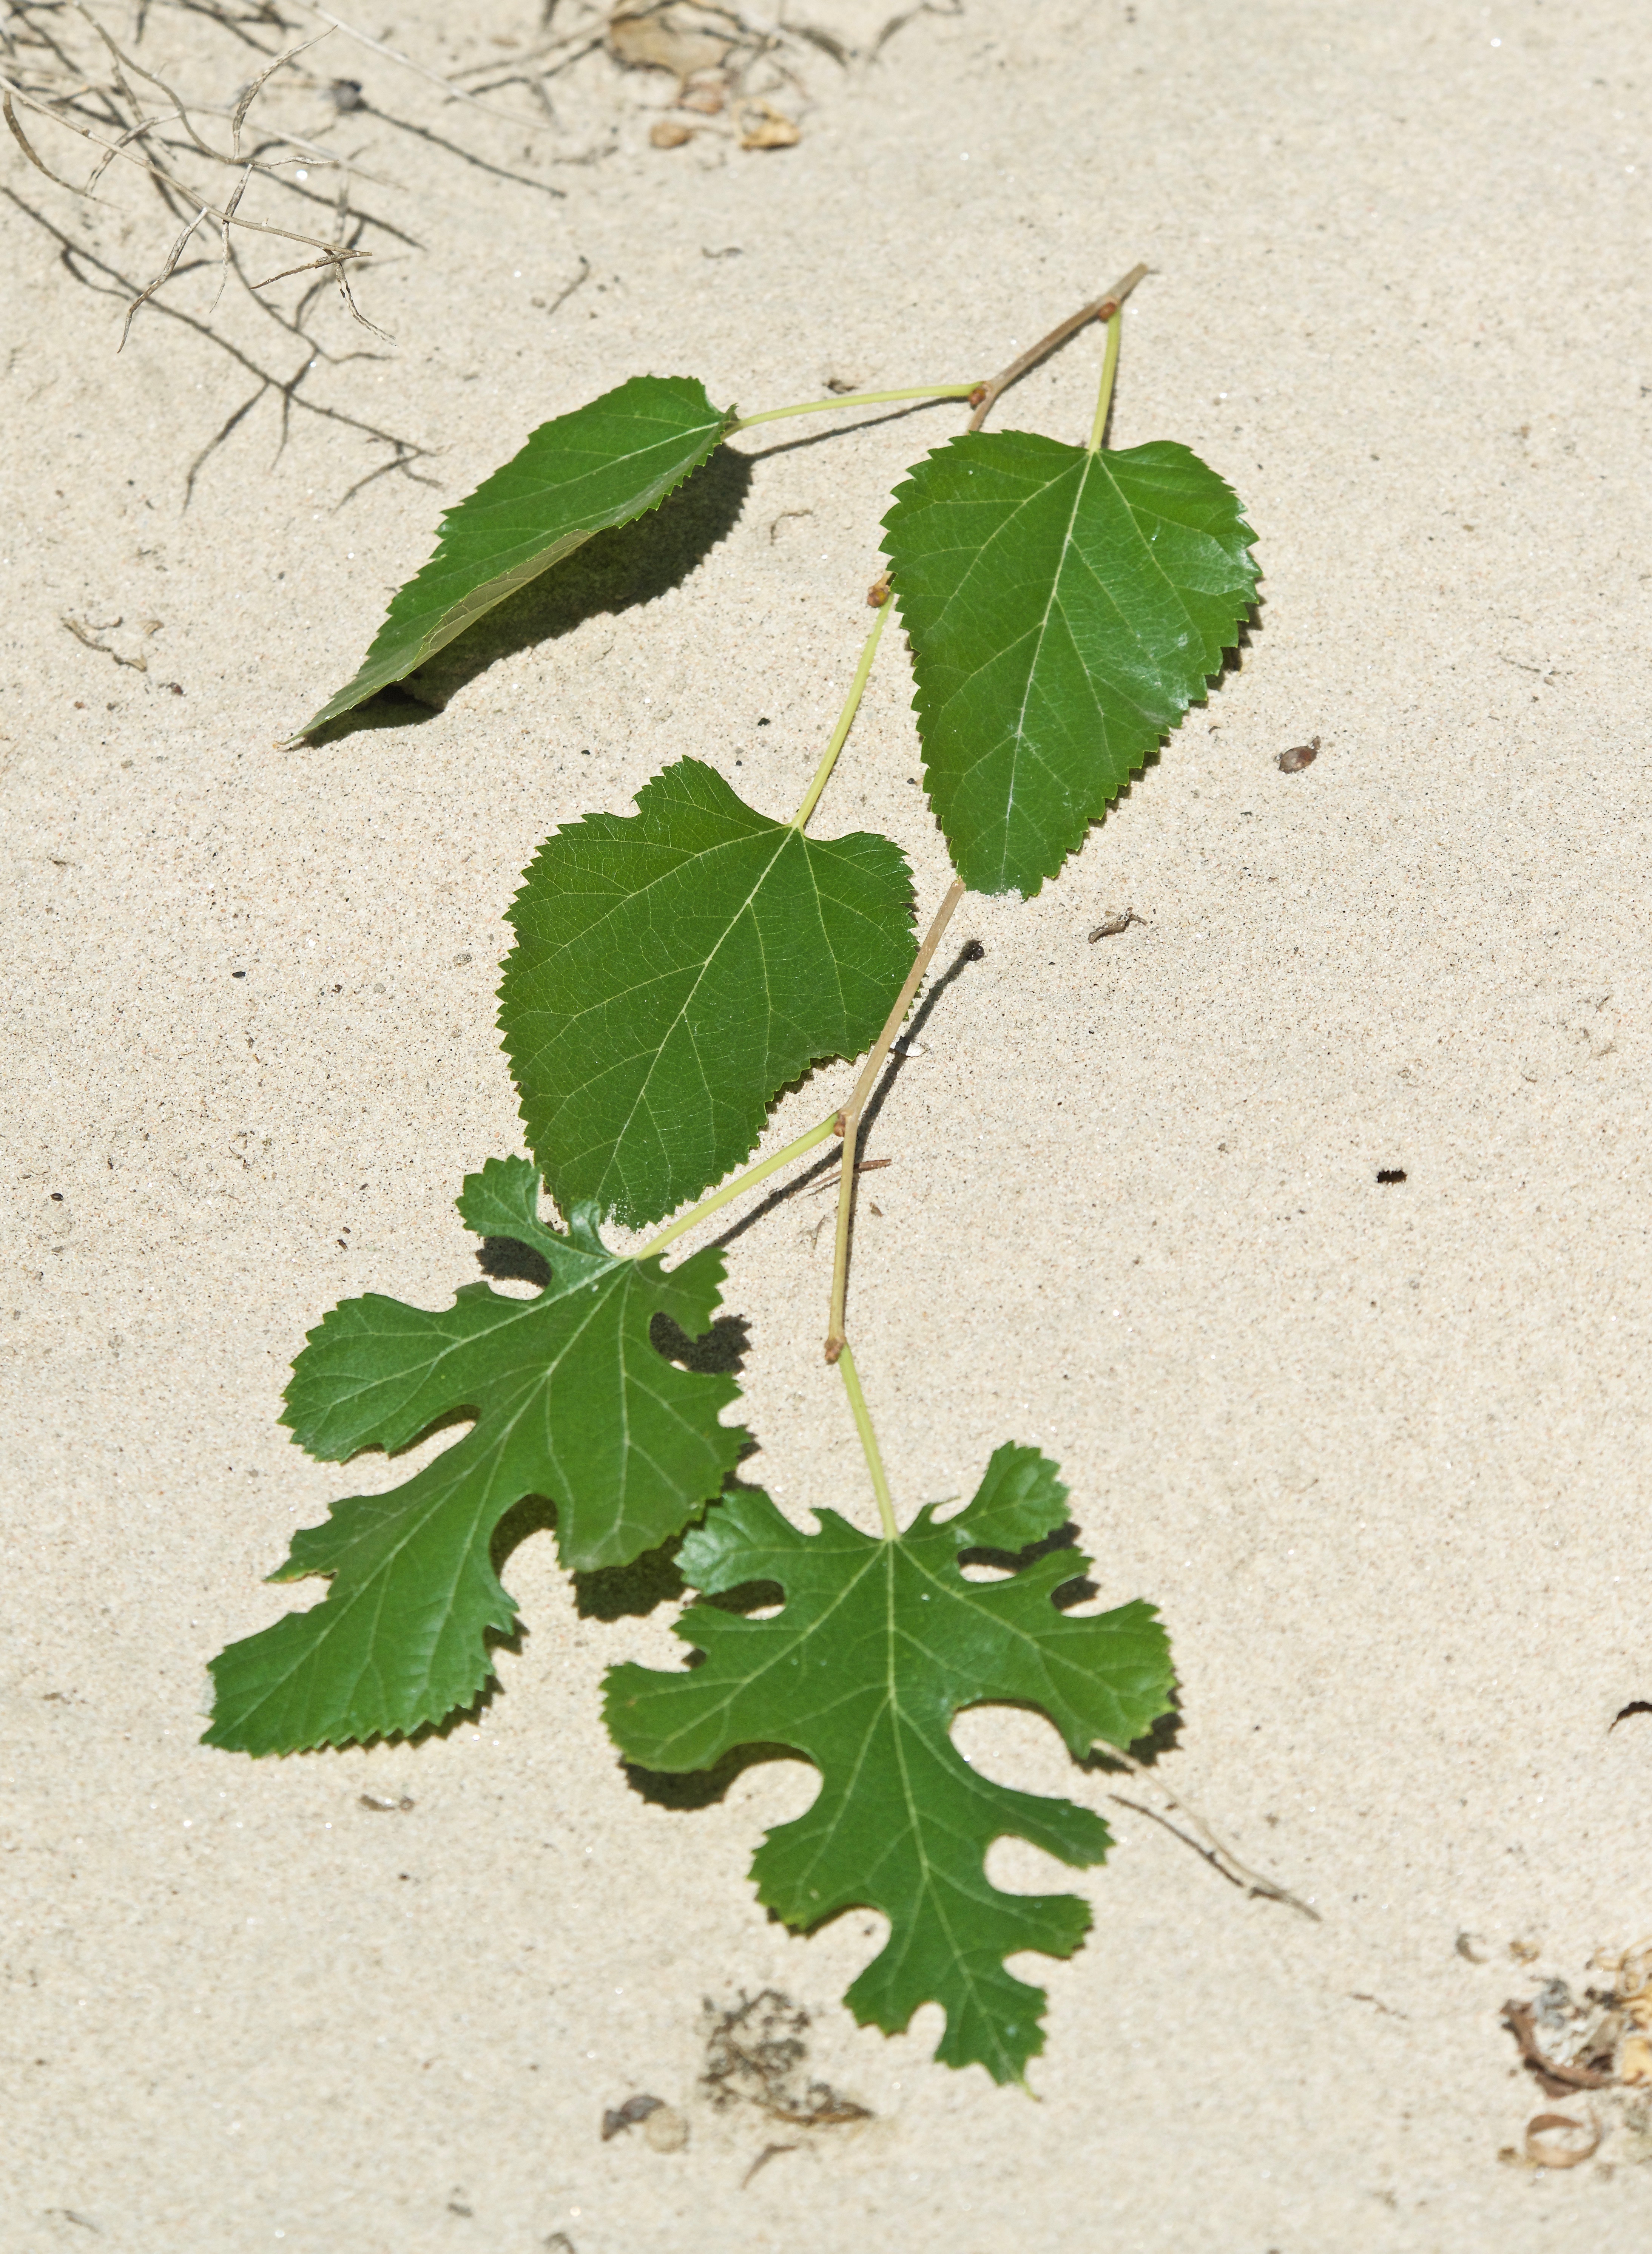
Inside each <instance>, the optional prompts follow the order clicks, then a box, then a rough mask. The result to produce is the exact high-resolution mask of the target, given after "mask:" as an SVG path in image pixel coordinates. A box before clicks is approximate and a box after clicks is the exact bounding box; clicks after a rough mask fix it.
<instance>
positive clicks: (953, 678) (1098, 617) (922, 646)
mask: <svg viewBox="0 0 1652 2254" xmlns="http://www.w3.org/2000/svg"><path fill="white" fill-rule="evenodd" d="M884 525H885V528H886V534H887V538H886V542H885V548H886V552H887V554H888V556H889V558H890V563H891V565H892V568H893V574H894V588H895V593H896V596H897V598H899V601H900V615H901V621H902V624H903V625H904V626H905V627H906V630H907V635H908V638H909V640H910V641H911V645H912V659H913V669H914V676H915V680H916V684H917V693H916V695H915V697H914V700H913V701H914V710H915V711H916V713H917V716H918V732H919V735H920V737H921V741H922V745H923V759H924V775H925V780H926V781H927V783H928V790H929V801H930V804H931V805H932V806H933V808H934V809H935V817H936V819H937V820H938V821H939V823H940V824H941V828H942V832H943V833H944V835H945V837H946V840H947V844H948V846H949V850H950V851H951V854H952V862H953V866H954V867H955V868H956V871H957V872H958V874H959V875H960V876H961V877H962V878H963V881H964V882H965V884H967V885H968V886H970V887H971V888H972V889H973V890H974V891H977V892H983V893H1009V892H1019V893H1026V894H1032V893H1036V892H1037V891H1038V890H1039V889H1040V886H1041V885H1042V884H1043V882H1044V880H1045V879H1046V878H1047V877H1052V876H1054V874H1055V872H1056V871H1057V870H1058V869H1059V868H1060V867H1061V864H1062V862H1063V861H1064V860H1065V859H1066V858H1067V856H1068V854H1069V853H1071V852H1072V851H1074V850H1075V847H1076V846H1078V845H1079V844H1080V843H1081V842H1082V838H1083V836H1084V832H1085V830H1086V829H1087V828H1088V826H1089V823H1092V822H1094V821H1096V819H1097V818H1098V817H1099V816H1101V815H1102V814H1103V813H1104V812H1105V810H1106V809H1107V806H1108V803H1109V802H1110V800H1112V799H1113V798H1115V797H1117V795H1118V793H1119V792H1120V791H1121V790H1122V789H1123V788H1124V786H1125V784H1126V783H1127V782H1128V781H1129V780H1130V778H1131V775H1132V774H1135V773H1136V772H1137V771H1138V769H1139V768H1140V767H1141V766H1142V765H1143V763H1144V762H1145V760H1146V759H1147V757H1148V755H1149V753H1151V752H1152V750H1153V749H1154V747H1155V746H1156V745H1157V744H1158V743H1159V739H1161V738H1162V737H1163V736H1164V734H1165V733H1166V731H1167V730H1169V729H1171V728H1173V727H1174V726H1175V725H1177V723H1178V722H1179V721H1180V719H1181V718H1182V715H1183V714H1184V713H1185V712H1186V711H1187V707H1188V706H1189V704H1194V703H1195V702H1198V703H1202V702H1203V700H1204V696H1205V690H1206V684H1207V683H1208V680H1209V679H1210V677H1211V676H1213V675H1214V674H1215V673H1217V672H1219V671H1220V670H1221V667H1222V653H1223V651H1224V650H1226V649H1229V648H1232V647H1233V646H1234V645H1235V643H1236V640H1237V636H1238V633H1239V628H1240V626H1241V624H1242V622H1243V620H1244V618H1245V616H1246V614H1247V613H1248V612H1249V610H1250V606H1251V604H1252V603H1253V601H1254V600H1255V598H1256V591H1257V568H1256V564H1255V563H1254V561H1253V560H1252V558H1251V556H1250V544H1251V542H1252V541H1253V540H1254V538H1255V536H1256V535H1254V534H1253V533H1252V531H1251V530H1250V527H1249V525H1247V524H1246V523H1245V521H1244V519H1243V513H1242V509H1241V505H1240V502H1239V499H1238V496H1237V495H1236V493H1234V492H1233V491H1232V489H1231V488H1230V487H1229V486H1227V485H1225V484H1224V483H1223V482H1222V479H1220V478H1219V477H1218V476H1217V475H1216V473H1215V471H1214V470H1212V469H1209V468H1208V467H1207V466H1206V465H1205V464H1204V463H1203V462H1201V460H1200V459H1199V458H1198V456H1197V455H1196V454H1192V453H1190V452H1189V451H1188V450H1187V447H1186V446H1180V445H1175V444H1169V443H1163V444H1153V445H1148V446H1135V447H1131V449H1129V450H1128V451H1124V452H1120V453H1110V452H1108V451H1102V452H1099V453H1095V454H1092V453H1089V452H1088V451H1086V450H1085V449H1084V448H1083V447H1082V446H1064V445H1061V444H1058V443H1057V442H1056V441H1055V440H1054V438H1041V437H1033V436H1032V435H1030V434H1029V433H1027V432H1026V431H1020V430H1006V431H976V432H974V433H971V434H969V435H966V436H964V437H959V438H955V439H954V440H953V441H952V443H951V444H950V445H947V446H942V447H941V448H939V449H938V450H937V451H935V453H933V454H931V455H929V456H928V458H927V459H925V460H924V461H921V462H920V463H919V464H918V465H917V467H916V468H915V469H914V471H913V472H912V473H911V475H910V476H909V477H908V478H907V480H906V482H905V483H904V484H902V485H901V486H898V487H897V489H896V493H895V500H894V505H893V507H892V508H891V509H890V511H889V514H887V515H886V517H885V519H884Z"/></svg>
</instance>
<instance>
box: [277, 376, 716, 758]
mask: <svg viewBox="0 0 1652 2254" xmlns="http://www.w3.org/2000/svg"><path fill="white" fill-rule="evenodd" d="M733 412H734V410H733V409H732V408H720V407H713V406H712V404H711V400H710V399H709V398H708V397H707V396H706V391H705V386H704V384H703V383H701V382H700V381H698V380H697V378H695V377H693V376H687V375H634V376H632V377H631V378H630V380H629V381H627V382H625V383H622V384H620V386H619V387H618V388H617V389H615V390H613V391H606V392H604V393H603V395H602V396H601V398H600V399H593V400H591V401H590V402H588V403H587V404H586V405H585V406H584V407H576V408H575V409H573V411H572V413H571V414H569V415H558V416H556V417H555V418H554V419H553V420H552V421H550V422H549V423H541V424H540V426H539V428H538V429H537V430H535V432H534V433H533V435H532V437H529V439H528V443H527V444H526V445H525V446H523V447H522V448H521V451H520V452H518V453H516V454H514V455H513V456H512V457H511V458H510V460H509V461H508V462H507V463H506V464H505V465H504V466H503V467H502V468H501V469H497V470H495V471H494V472H493V475H492V477H490V478H485V479H483V481H482V483H481V484H480V485H479V486H477V488H476V490H475V492H474V493H471V494H468V495H467V496H466V498H465V500H462V501H460V502H459V503H458V506H457V507H454V508H451V509H449V510H448V512H447V514H445V515H444V517H443V519H442V521H441V526H440V528H439V531H438V534H437V548H436V553H435V555H434V556H431V558H430V562H429V563H427V564H425V566H424V568H423V570H421V571H418V572H416V573H415V575H414V576H413V577H412V578H410V579H409V581H408V582H407V584H406V585H405V586H404V587H402V590H401V591H400V592H399V593H398V594H397V595H396V596H395V598H394V599H393V600H392V602H391V604H390V608H389V612H388V615H387V617H386V619H385V621H384V624H383V625H382V626H381V627H380V628H379V631H378V633H377V634H375V635H374V639H373V642H372V645H371V647H370V648H369V649H368V651H367V656H366V658H365V659H364V660H363V662H362V665H361V669H360V672H359V673H358V674H357V675H356V676H355V678H354V680H353V681H352V682H350V683H347V684H346V687H344V688H343V689H341V690H339V693H338V695H337V696H336V697H332V698H330V699H329V701H328V702H327V703H326V704H324V705H323V706H322V707H321V710H320V711H318V712H317V713H316V714H315V715H314V716H313V717H312V718H311V719H308V720H306V721H305V723H304V726H303V727H302V728H301V729H300V730H299V734H300V735H309V734H310V733H311V731H312V730H314V729H316V728H319V727H320V726H321V725H323V724H324V722H325V721H328V720H335V719H337V718H338V717H339V714H340V713H341V712H348V711H352V710H353V708H354V707H355V706H356V705H358V704H362V703H364V702H365V701H366V699H367V697H372V696H374V695H375V694H376V693H377V692H378V690H381V689H388V687H389V685H390V684H391V683H392V682H395V681H402V680H405V678H406V677H407V676H408V675H409V673H411V672H412V671H413V669H415V667H416V666H420V665H423V662H424V661H425V660H426V659H427V658H429V657H433V656H434V655H436V653H437V650H438V649H443V648H445V647H446V646H447V644H448V643H449V642H451V641H453V639H454V638H455V636H457V635H458V634H463V633H464V631H465V627H468V626H471V625H473V624H474V622H475V621H476V620H478V619H479V618H480V617H481V616H482V615H483V613H485V612H487V611H491V610H492V609H493V606H494V605H495V604H497V603H502V602H503V601H504V599H505V598H506V596H507V595H513V594H514V593H515V591H516V590H517V589H518V588H519V587H525V586H526V585H527V584H528V581H529V580H530V579H536V578H537V577H539V575H540V573H541V572H542V571H548V570H549V569H550V567H551V566H552V564H553V563H561V562H562V560H563V557H564V556H571V555H572V553H573V551H574V549H576V548H578V547H581V546H582V545H583V544H584V542H586V541H587V540H589V539H590V538H591V535H592V534H593V533H597V532H606V531H608V530H610V529H611V528H613V526H615V525H620V524H629V523H630V522H631V521H632V520H633V519H634V517H639V516H643V515H646V514H647V513H648V510H649V509H651V508H657V507H659V505H660V503H661V502H662V500H664V499H665V498H666V496H667V495H668V494H669V493H673V492H675V491H676V487H677V486H680V485H681V484H682V483H683V479H685V478H687V477H689V476H690V475H691V474H692V473H693V472H694V471H696V470H697V469H698V468H699V467H700V465H701V464H702V463H703V462H704V461H705V460H707V459H708V458H709V457H710V456H711V452H712V451H713V450H714V449H715V448H716V446H717V445H718V443H719V442H720V440H721V439H722V437H723V434H724V432H725V430H727V429H728V426H729V423H730V422H731V420H732V416H733Z"/></svg>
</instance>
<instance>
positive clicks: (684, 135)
mask: <svg viewBox="0 0 1652 2254" xmlns="http://www.w3.org/2000/svg"><path fill="white" fill-rule="evenodd" d="M693 138H694V128H693V127H692V126H691V125H683V124H680V123H678V121H677V120H676V118H675V117H662V119H661V120H660V123H658V124H657V125H654V126H651V127H650V128H649V129H648V139H649V142H650V144H652V146H653V147H655V148H656V149H680V148H682V146H683V143H684V142H685V141H692V140H693Z"/></svg>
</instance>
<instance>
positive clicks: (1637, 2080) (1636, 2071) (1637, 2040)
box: [1618, 2035, 1652, 2089]
mask: <svg viewBox="0 0 1652 2254" xmlns="http://www.w3.org/2000/svg"><path fill="white" fill-rule="evenodd" d="M1618 2080H1619V2081H1620V2082H1622V2083H1623V2084H1624V2085H1625V2086H1626V2088H1628V2089H1652V2041H1649V2040H1648V2038H1647V2037H1646V2036H1645V2035H1629V2036H1628V2037H1626V2039H1625V2040H1624V2045H1623V2047H1622V2049H1621V2051H1620V2052H1619V2053H1618Z"/></svg>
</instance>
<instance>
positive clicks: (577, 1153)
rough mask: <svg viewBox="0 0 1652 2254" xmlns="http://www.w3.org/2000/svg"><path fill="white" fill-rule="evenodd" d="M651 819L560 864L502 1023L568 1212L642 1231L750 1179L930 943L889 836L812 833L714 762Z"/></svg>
mask: <svg viewBox="0 0 1652 2254" xmlns="http://www.w3.org/2000/svg"><path fill="white" fill-rule="evenodd" d="M636 803H637V811H636V813H635V814H634V815H614V814H592V815H588V816H586V817H585V819H584V821H583V822H577V823H570V825H569V826H568V827H567V828H566V829H564V830H558V831H557V832H556V835H555V836H554V837H549V838H547V840H546V841H545V844H543V845H542V847H541V848H540V851H539V853H538V855H537V856H536V858H535V861H534V863H533V865H532V867H531V868H530V869H529V870H528V873H527V876H526V878H525V879H524V881H523V885H522V889H521V892H520V893H518V894H517V896H516V900H515V902H514V905H513V907H511V909H510V911H509V914H510V921H512V923H513V924H514V926H515V928H516V944H515V947H514V949H513V950H512V952H511V954H510V956H509V957H508V958H507V962H506V964H505V975H504V982H503V984H502V985H501V986H500V1019H499V1022H500V1031H501V1033H503V1035H504V1041H505V1049H506V1054H507V1055H508V1057H509V1059H510V1066H511V1073H512V1075H513V1077H514V1080H515V1082H516V1087H517V1091H518V1094H519V1095H520V1096H521V1111H522V1119H523V1122H524V1124H525V1127H526V1130H527V1135H528V1147H529V1148H530V1149H531V1150H532V1152H533V1153H534V1156H535V1159H537V1160H538V1162H539V1165H540V1166H541V1168H542V1170H543V1173H544V1176H545V1180H546V1182H547V1184H548V1185H549V1188H550V1191H551V1194H552V1195H553V1196H554V1197H555V1198H556V1202H557V1203H558V1205H560V1206H561V1207H562V1208H563V1210H564V1211H566V1210H567V1209H569V1208H570V1207H571V1206H573V1205H575V1204H577V1203H579V1202H581V1201H586V1200H589V1201H591V1203H592V1204H593V1205H595V1206H596V1207H597V1208H598V1209H599V1210H600V1211H601V1212H602V1213H604V1214H605V1215H614V1216H615V1217H616V1218H618V1219H619V1220H621V1221H623V1222H627V1224H629V1225H631V1226H633V1227H641V1226H643V1225H645V1224H646V1223H648V1222H652V1221H655V1220H658V1219H659V1218H660V1216H661V1215H663V1214H667V1213H669V1212H670V1211H672V1209H673V1208H675V1207H676V1206H678V1205H680V1204H681V1203H682V1202H683V1200H684V1199H685V1198H691V1197H694V1196H696V1195H697V1194H698V1193H699V1192H700V1191H701V1190H703V1189H704V1188H705V1187H707V1186H708V1185H709V1184H710V1183H712V1182H715V1181H718V1180H721V1178H722V1177H723V1176H724V1175H725V1174H726V1173H728V1172H729V1171H730V1169H731V1168H732V1167H734V1166H739V1163H740V1161H741V1160H742V1159H745V1158H746V1156H747V1155H748V1154H749V1153H750V1152H751V1150H752V1147H753V1145H754V1144H755V1143H756V1141H757V1138H758V1137H759V1136H760V1134H761V1132H762V1130H763V1122H764V1118H765V1116H766V1113H767V1107H768V1105H769V1103H771V1102H772V1101H773V1099H774V1096H776V1095H777V1094H778V1093H779V1091H780V1090H781V1089H782V1088H784V1087H786V1086H787V1085H788V1082H791V1081H794V1080H795V1079H796V1078H797V1076H798V1075H799V1074H800V1073H802V1072H806V1071H807V1070H808V1069H809V1066H810V1065H812V1064H815V1063H817V1062H819V1061H821V1060H822V1059H823V1058H827V1057H836V1056H842V1057H852V1056H857V1055H858V1054H860V1052H861V1051H862V1050H863V1049H865V1048H869V1047H871V1046H872V1042H873V1041H874V1040H876V1039H877V1037H878V1034H879V1032H880V1031H881V1030H882V1027H883V1023H884V1020H885V1019H886V1017H887V1015H888V1013H889V1011H890V1009H891V1008H892V1007H893V1003H894V1000H895V997H896V995H897V994H898V993H899V992H900V983H901V981H902V979H903V978H904V977H906V975H907V970H909V969H910V968H911V964H912V959H913V954H914V941H913V935H912V907H913V901H912V882H911V876H910V872H908V870H907V863H906V860H905V858H903V856H902V855H901V853H900V850H899V849H898V848H897V847H896V846H894V845H892V844H890V842H889V840H888V839H887V838H886V837H871V836H866V835H864V834H863V835H859V836H856V837H839V838H836V839H831V840H829V841H825V842H823V841H822V840H820V839H818V838H814V837H805V836H804V834H803V833H802V831H801V830H795V829H794V828H793V827H792V825H791V824H790V823H782V822H774V821H772V820H771V819H770V818H769V817H768V816H767V815H762V814H757V813H754V812H753V809H751V808H750V807H749V806H746V805H745V804H744V803H743V802H741V801H740V800H739V799H738V798H737V797H736V796H735V795H734V793H733V792H732V790H731V789H730V788H729V787H728V785H727V784H726V783H725V781H723V780H722V778H721V776H719V775H718V774H715V773H714V772H713V771H712V769H711V768H710V767H705V766H703V765H702V763H701V762H700V761H699V760H678V761H677V762H676V765H675V766H673V767H667V768H666V769H665V771H664V773H663V774H657V775H655V777H654V779H653V780H652V781H650V782H648V783H646V784H645V785H644V786H643V788H642V789H641V791H639V792H638V794H637V802H636Z"/></svg>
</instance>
